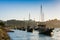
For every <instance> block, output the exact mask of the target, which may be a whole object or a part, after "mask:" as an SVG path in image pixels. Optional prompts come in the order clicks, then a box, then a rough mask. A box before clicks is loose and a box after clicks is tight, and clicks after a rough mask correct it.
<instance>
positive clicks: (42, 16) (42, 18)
mask: <svg viewBox="0 0 60 40" xmlns="http://www.w3.org/2000/svg"><path fill="white" fill-rule="evenodd" d="M40 14H41V22H44V13H43V10H42V5H41V13H40Z"/></svg>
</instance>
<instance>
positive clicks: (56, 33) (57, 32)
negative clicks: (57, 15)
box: [52, 28, 60, 40]
mask: <svg viewBox="0 0 60 40" xmlns="http://www.w3.org/2000/svg"><path fill="white" fill-rule="evenodd" d="M52 38H54V39H55V40H60V28H55V29H54V30H53V36H52Z"/></svg>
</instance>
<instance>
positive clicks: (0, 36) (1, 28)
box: [0, 22, 10, 40]
mask: <svg viewBox="0 0 60 40" xmlns="http://www.w3.org/2000/svg"><path fill="white" fill-rule="evenodd" d="M0 40H10V37H9V35H8V34H7V31H6V29H5V24H4V23H3V22H0Z"/></svg>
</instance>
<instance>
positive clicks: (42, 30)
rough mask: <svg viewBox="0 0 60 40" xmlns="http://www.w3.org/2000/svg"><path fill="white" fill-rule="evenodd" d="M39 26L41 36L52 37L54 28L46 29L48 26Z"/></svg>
mask: <svg viewBox="0 0 60 40" xmlns="http://www.w3.org/2000/svg"><path fill="white" fill-rule="evenodd" d="M38 26H39V34H44V35H47V36H51V32H52V31H53V30H54V28H50V29H49V28H46V25H38Z"/></svg>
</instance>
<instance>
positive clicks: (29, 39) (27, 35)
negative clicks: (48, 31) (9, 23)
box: [8, 29, 60, 40]
mask: <svg viewBox="0 0 60 40" xmlns="http://www.w3.org/2000/svg"><path fill="white" fill-rule="evenodd" d="M57 30H58V29H54V30H53V32H54V34H53V36H52V37H49V36H46V35H41V34H39V32H38V31H34V32H33V33H31V32H26V31H21V30H14V32H9V33H8V34H9V36H10V37H11V40H60V31H59V30H60V29H59V30H58V31H57Z"/></svg>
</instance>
